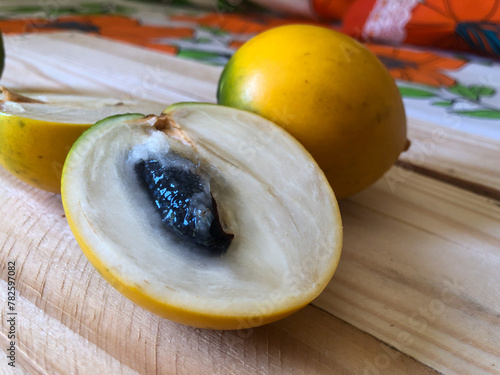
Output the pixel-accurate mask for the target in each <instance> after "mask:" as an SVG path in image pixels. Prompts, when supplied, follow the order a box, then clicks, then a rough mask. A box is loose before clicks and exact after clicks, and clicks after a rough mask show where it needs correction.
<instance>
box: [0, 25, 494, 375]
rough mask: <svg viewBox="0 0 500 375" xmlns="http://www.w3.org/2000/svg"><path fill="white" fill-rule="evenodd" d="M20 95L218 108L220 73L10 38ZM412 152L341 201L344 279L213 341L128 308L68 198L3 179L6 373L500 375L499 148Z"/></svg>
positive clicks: (0, 337) (417, 132)
mask: <svg viewBox="0 0 500 375" xmlns="http://www.w3.org/2000/svg"><path fill="white" fill-rule="evenodd" d="M5 45H6V47H5V48H6V53H7V62H6V64H7V65H6V69H5V72H4V75H3V78H2V82H1V83H2V84H3V85H5V86H7V87H11V88H12V89H18V90H29V91H50V92H60V93H83V94H92V95H106V96H114V97H123V98H127V97H134V98H140V99H146V100H152V101H156V102H159V103H164V104H165V106H166V105H168V104H170V103H173V102H178V101H186V100H188V101H189V100H195V101H208V102H214V101H215V90H216V85H217V80H218V77H219V74H220V71H221V69H220V68H216V67H210V66H205V65H200V64H198V63H195V62H191V61H186V60H179V59H177V58H175V57H171V56H167V55H163V54H159V53H156V52H152V51H147V50H142V49H139V48H137V47H132V46H129V45H125V44H120V43H116V42H112V41H109V40H105V39H100V38H97V37H91V36H86V35H80V34H73V33H57V34H45V35H41V34H38V35H26V36H15V37H14V36H13V37H10V36H9V37H6V38H5ZM409 135H410V139H411V140H412V148H411V149H410V151H409V152H407V153H405V154H404V155H402V157H401V160H400V161H399V162H398V165H397V166H395V167H393V168H392V169H391V170H390V171H389V172H388V173H387V174H386V175H385V176H384V177H383V178H381V179H380V180H379V181H378V182H377V183H376V184H375V185H374V186H372V187H370V188H369V189H367V190H366V191H364V192H362V193H360V194H357V195H356V196H354V197H352V198H349V199H346V200H344V201H342V202H340V208H341V213H342V219H343V224H344V233H345V240H344V248H343V254H342V258H341V261H340V264H339V268H338V270H337V272H336V274H335V276H334V278H333V280H332V281H331V283H330V284H329V286H328V287H327V288H326V290H325V291H324V293H322V294H321V295H320V297H318V298H317V299H316V300H315V301H314V302H313V303H312V304H311V305H309V306H307V307H306V308H304V309H303V310H301V311H299V312H298V313H296V314H294V315H292V316H291V317H289V318H286V319H284V320H282V321H279V322H277V323H273V324H270V325H267V326H264V327H260V328H255V329H250V330H244V331H242V330H240V331H211V330H200V329H193V328H190V327H185V326H182V325H178V324H175V323H172V322H170V321H168V320H164V319H161V318H159V317H157V316H155V315H152V314H151V313H149V312H147V311H145V310H143V309H142V308H140V307H138V306H136V305H134V304H133V303H132V302H130V301H129V300H127V299H126V298H124V297H123V296H121V295H120V294H119V293H118V292H117V291H115V290H114V289H113V288H112V287H111V286H110V285H108V284H107V283H106V282H105V281H104V280H103V279H102V278H101V277H100V276H99V274H98V273H97V272H96V271H95V270H94V269H93V268H92V266H91V265H90V264H89V263H88V261H87V260H86V258H85V257H84V256H83V255H82V253H81V251H80V249H79V247H78V245H77V244H76V242H75V240H74V239H73V236H72V234H71V232H70V230H69V228H68V226H67V223H66V219H65V217H64V212H63V209H62V205H61V199H60V196H59V195H55V194H51V193H47V192H44V191H41V190H37V189H35V188H32V187H30V186H28V185H26V184H24V183H22V182H20V181H18V180H16V179H15V178H13V177H12V176H10V175H9V174H8V173H7V172H6V171H5V170H3V169H1V168H0V249H1V250H0V275H1V278H0V303H1V304H2V306H1V307H0V311H1V323H0V326H1V334H0V347H1V348H2V349H3V350H4V352H6V351H8V350H7V349H8V348H9V345H10V340H9V338H8V334H9V329H10V323H9V322H8V321H7V319H9V317H11V315H9V314H8V313H9V310H8V304H7V301H8V289H7V288H8V272H9V269H8V265H9V262H15V265H16V270H15V284H16V292H17V294H16V300H15V304H16V305H15V312H16V314H17V315H16V316H15V319H16V320H15V322H16V324H15V329H16V343H15V365H16V367H15V368H13V367H11V366H9V365H8V362H9V360H8V359H7V358H6V356H7V354H6V353H4V355H3V356H1V358H0V369H2V370H3V371H2V373H5V374H77V373H78V374H105V373H107V374H138V373H140V374H152V373H155V374H156V373H157V374H171V373H179V374H212V373H214V374H266V373H270V374H315V373H318V374H398V375H400V374H412V375H413V374H434V373H445V374H500V188H499V186H500V163H499V162H500V157H499V155H500V145H499V144H498V143H495V142H493V141H490V140H486V139H482V138H479V137H472V136H470V135H467V134H464V133H460V132H458V131H455V130H453V129H444V130H443V128H441V127H439V124H429V123H422V122H418V121H413V120H411V119H410V120H409Z"/></svg>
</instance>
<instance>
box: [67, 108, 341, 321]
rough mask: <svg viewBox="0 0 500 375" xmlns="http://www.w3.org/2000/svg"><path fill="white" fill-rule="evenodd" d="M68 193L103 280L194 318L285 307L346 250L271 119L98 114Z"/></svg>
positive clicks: (292, 147) (72, 157) (77, 155)
mask: <svg viewBox="0 0 500 375" xmlns="http://www.w3.org/2000/svg"><path fill="white" fill-rule="evenodd" d="M62 199H63V204H64V209H65V212H66V217H67V219H68V222H69V225H70V227H71V230H72V232H73V234H74V236H75V238H76V240H77V242H78V243H79V245H80V247H81V249H82V250H83V252H84V253H85V255H86V256H87V258H88V259H89V260H90V262H91V263H92V264H93V266H94V267H95V268H96V269H97V270H98V271H99V272H100V273H101V275H102V276H103V277H104V278H105V279H106V280H107V281H108V282H109V283H110V284H111V285H113V286H114V287H115V288H116V289H117V290H119V291H120V292H121V293H122V294H123V295H125V296H126V297H128V298H129V299H131V300H132V301H134V302H135V303H137V304H138V305H140V306H142V307H144V308H145V309H147V310H150V311H151V312H153V313H156V314H158V315H160V316H162V317H165V318H168V319H170V320H173V321H176V322H179V323H182V324H186V325H191V326H194V327H200V328H212V329H243V328H248V327H254V326H259V325H262V324H266V323H270V322H272V321H275V320H278V319H281V318H283V317H285V316H287V315H289V314H291V313H293V312H294V311H296V310H298V309H300V308H302V307H303V306H305V305H306V304H308V303H309V302H311V301H312V300H313V299H314V298H315V297H316V296H318V294H319V293H320V292H321V291H322V290H323V289H324V288H325V286H326V285H327V284H328V282H329V281H330V279H331V278H332V276H333V273H334V271H335V269H336V267H337V264H338V261H339V257H340V252H341V247H342V225H341V218H340V214H339V209H338V206H337V201H336V199H335V196H334V194H333V192H332V189H331V188H330V185H329V184H328V182H327V180H326V178H325V176H324V175H323V173H322V171H321V170H320V169H319V167H318V166H317V164H316V163H315V161H314V160H313V159H312V157H311V156H310V154H309V153H308V152H307V151H306V150H305V149H304V148H303V147H302V146H301V145H300V144H299V143H298V142H297V141H296V140H295V139H294V138H292V137H291V136H290V135H289V134H288V133H286V132H285V131H284V130H283V129H281V128H280V127H278V126H277V125H275V124H274V123H272V122H269V121H268V120H265V119H263V118H262V117H260V116H258V115H255V114H252V113H249V112H246V111H241V110H237V109H233V108H229V107H224V106H218V105H211V104H199V103H198V104H195V103H184V104H176V105H174V106H171V107H169V108H167V110H165V112H163V114H161V115H159V116H143V115H121V116H113V117H109V118H106V119H104V120H102V121H100V122H98V123H97V124H95V125H94V126H93V127H92V128H90V129H89V130H88V131H86V132H85V133H84V134H83V135H82V136H81V137H80V138H79V139H78V141H77V142H76V143H75V144H74V146H73V148H72V149H71V151H70V153H69V155H68V158H67V160H66V163H65V165H64V170H63V176H62Z"/></svg>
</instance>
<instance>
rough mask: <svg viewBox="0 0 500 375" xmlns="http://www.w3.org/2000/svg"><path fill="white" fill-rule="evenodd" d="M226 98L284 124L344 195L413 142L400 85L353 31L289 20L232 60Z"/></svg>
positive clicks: (223, 87)
mask: <svg viewBox="0 0 500 375" xmlns="http://www.w3.org/2000/svg"><path fill="white" fill-rule="evenodd" d="M217 101H218V103H219V104H222V105H227V106H231V107H236V108H240V109H244V110H247V111H251V112H254V113H257V114H259V115H261V116H263V117H265V118H267V119H269V120H271V121H273V122H275V123H277V124H278V125H280V126H282V127H283V128H284V129H285V130H287V131H288V132H289V133H290V134H291V135H292V136H294V137H295V138H296V139H297V140H298V141H299V142H301V143H302V144H303V145H304V147H305V148H306V149H307V150H308V151H309V152H310V153H311V155H312V156H313V158H314V159H315V160H316V162H317V163H318V164H319V166H320V167H321V168H322V170H323V172H324V173H325V175H326V176H327V178H328V180H329V182H330V185H331V186H332V188H333V190H334V192H335V195H336V197H337V199H342V198H345V197H348V196H350V195H352V194H355V193H357V192H359V191H361V190H363V189H365V188H366V187H368V186H370V185H371V184H372V183H374V182H375V181H376V180H377V179H379V178H380V177H381V176H382V175H383V174H384V173H385V172H386V171H387V170H388V169H389V168H390V167H391V166H392V165H393V164H394V162H395V161H396V160H397V157H398V155H399V154H400V153H401V152H402V151H403V150H404V149H405V147H407V143H406V142H407V141H406V117H405V111H404V107H403V102H402V99H401V96H400V94H399V91H398V89H397V86H396V84H395V82H394V80H393V78H392V77H391V76H390V74H389V72H388V71H387V70H386V69H385V67H384V66H383V65H382V63H381V62H380V61H379V60H378V58H377V57H376V56H375V55H374V54H373V53H371V52H370V51H369V50H368V49H367V48H366V47H364V46H363V45H361V44H360V43H358V42H356V41H354V40H353V39H352V38H350V37H348V36H346V35H343V34H341V33H338V32H335V31H333V30H330V29H326V28H323V27H318V26H307V25H289V26H282V27H278V28H275V29H271V30H268V31H266V32H264V33H262V34H259V35H257V36H256V37H254V38H253V39H251V40H249V41H248V42H247V43H245V44H244V45H243V46H242V47H240V49H239V50H238V51H236V53H235V54H234V55H233V57H232V58H231V59H230V61H229V62H228V64H227V65H226V67H225V68H224V70H223V72H222V75H221V77H220V80H219V85H218V91H217Z"/></svg>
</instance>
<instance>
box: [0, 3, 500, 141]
mask: <svg viewBox="0 0 500 375" xmlns="http://www.w3.org/2000/svg"><path fill="white" fill-rule="evenodd" d="M462 2H464V3H470V1H467V0H463V1H462ZM190 3H191V4H188V1H187V0H177V1H175V0H174V1H171V2H169V4H165V3H164V2H158V1H157V2H139V1H127V0H114V1H107V2H102V1H85V0H78V1H68V0H60V1H55V0H42V1H27V0H19V1H17V2H16V3H15V4H13V3H10V2H9V4H8V5H7V4H5V3H3V4H0V29H1V30H2V33H3V34H5V35H9V34H23V33H48V32H58V31H68V30H75V31H79V32H84V33H90V34H95V35H98V36H100V37H105V38H111V39H114V40H118V41H121V42H126V43H131V44H135V45H138V46H141V47H144V48H149V49H154V50H157V51H161V52H163V53H167V54H174V55H177V56H179V57H180V58H187V59H195V60H198V61H200V62H203V63H206V64H215V65H224V64H225V63H226V62H227V61H228V59H229V58H230V57H231V55H232V54H233V53H234V52H235V50H236V49H237V48H238V47H239V46H240V45H241V44H242V43H244V42H245V41H246V40H248V39H249V38H251V37H253V36H254V35H255V34H257V33H259V32H262V31H264V30H266V29H268V28H271V27H275V26H278V25H283V24H288V23H311V24H322V25H324V26H327V27H330V28H333V29H337V30H339V31H342V32H346V33H348V34H350V35H353V36H355V37H358V38H360V39H361V40H362V41H363V43H365V44H366V45H367V47H368V48H370V49H371V50H372V51H373V52H374V53H375V54H376V55H377V56H378V57H379V58H380V59H381V61H382V62H383V63H384V64H385V65H386V67H387V68H388V69H389V71H390V72H391V74H392V75H393V77H394V78H395V79H396V82H397V84H398V86H399V88H400V91H401V94H402V96H403V99H404V102H405V107H406V111H407V114H408V116H409V117H411V118H414V119H421V120H425V121H429V122H432V123H434V124H436V125H439V126H445V127H451V128H454V129H457V130H461V131H465V132H469V133H471V134H476V135H480V136H484V137H490V138H493V139H497V140H500V63H499V60H498V56H499V50H500V42H498V35H499V34H500V33H499V31H498V29H499V19H498V16H499V12H500V11H499V9H500V5H499V4H498V3H499V1H496V0H492V1H483V2H481V3H479V2H475V3H474V4H476V3H477V4H480V5H478V6H476V8H478V9H479V8H480V9H482V10H481V11H482V12H483V13H480V12H479V11H478V15H476V18H478V17H479V18H481V17H482V18H481V22H479V21H478V22H475V23H472V22H459V21H458V20H457V17H458V16H457V14H458V13H459V12H458V11H457V10H456V9H453V8H452V3H451V2H449V1H448V0H439V1H431V0H420V1H410V0H393V1H392V2H391V1H390V0H357V1H354V0H342V1H341V0H337V1H327V0H323V1H313V0H310V1H307V0H304V1H295V2H292V1H286V0H281V1H274V2H273V1H269V2H267V3H266V2H261V3H262V4H267V5H276V6H272V8H273V9H269V7H266V9H264V8H262V7H261V6H259V5H256V4H255V3H253V4H250V3H246V2H241V1H239V0H237V1H232V2H230V1H225V2H224V1H213V2H210V1H207V0H198V1H192V2H190ZM274 3H276V4H274ZM262 4H261V5H262ZM453 4H455V5H454V6H455V7H456V2H455V3H453ZM418 7H420V8H418ZM485 7H486V8H485ZM488 7H489V8H488ZM403 8H404V9H403ZM483 8H484V9H483ZM367 9H368V10H367ZM278 11H279V12H278ZM370 12H371V13H370ZM397 12H403V13H401V14H403V15H404V17H399V18H398V19H403V21H404V22H405V23H404V24H403V25H402V24H401V22H399V24H398V25H397V27H396V28H395V27H394V26H393V23H391V25H392V26H391V25H389V26H388V25H387V24H388V23H390V22H389V21H391V20H393V19H394V15H395V14H398V13H397ZM425 12H427V13H428V15H427V16H426V15H425ZM447 12H448V13H447ZM433 13H435V14H434V17H433V16H432V14H433ZM417 16H418V17H417ZM391 17H392V18H391ZM426 17H427V18H426ZM479 18H478V19H479ZM426 20H427V21H426ZM446 20H448V22H445V21H446ZM400 21H401V20H400ZM424 21H426V22H427V23H426V22H424ZM412 22H413V24H412ZM432 22H434V24H432ZM357 23H358V24H359V25H360V26H359V25H358V26H356V25H357ZM377 25H378V26H377ZM429 25H431V26H432V25H433V28H430V26H429ZM471 25H472V26H471ZM478 25H479V26H478ZM424 26H425V27H424ZM426 27H427V29H426ZM474 27H475V28H474ZM415 28H417V31H415ZM436 28H437V29H436ZM441 29H442V30H441ZM429 30H430V31H429ZM439 30H441V31H439ZM450 30H451V31H450ZM477 30H479V31H477ZM440 32H441V34H440ZM445 32H446V33H447V34H446V33H445ZM453 33H455V34H456V35H455V34H453ZM436 35H437V36H439V35H440V36H441V37H440V38H437V37H436ZM424 37H426V38H427V39H425V38H424ZM459 37H460V38H459ZM457 38H458V39H460V40H458V39H457ZM495 38H497V39H495ZM426 40H427V41H428V43H429V45H425V43H426ZM467 41H469V42H471V43H472V42H475V46H479V47H478V48H477V49H473V48H472V47H471V48H469V47H468V46H469V44H470V43H469V44H467ZM459 42H460V43H459ZM438 47H439V48H438Z"/></svg>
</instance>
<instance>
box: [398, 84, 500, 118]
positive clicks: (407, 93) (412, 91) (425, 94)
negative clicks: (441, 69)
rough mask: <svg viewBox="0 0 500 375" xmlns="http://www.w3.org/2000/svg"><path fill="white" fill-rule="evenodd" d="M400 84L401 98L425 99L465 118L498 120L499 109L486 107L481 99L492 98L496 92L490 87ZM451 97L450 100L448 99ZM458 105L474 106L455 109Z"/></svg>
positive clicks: (499, 116)
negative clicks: (423, 86)
mask: <svg viewBox="0 0 500 375" xmlns="http://www.w3.org/2000/svg"><path fill="white" fill-rule="evenodd" d="M407 84H409V82H405V83H404V85H403V84H400V85H399V86H398V87H399V92H400V93H401V96H402V97H403V98H412V99H427V100H430V102H429V103H430V104H431V105H433V106H436V107H443V108H445V109H446V110H447V111H448V112H450V113H453V114H456V115H459V116H466V117H474V118H478V119H485V120H498V119H500V107H492V106H491V105H486V104H485V103H484V102H483V100H482V99H484V98H488V97H493V96H494V95H496V94H497V91H496V90H495V89H494V88H493V87H490V86H484V85H464V84H462V83H459V82H457V83H456V84H455V85H453V86H451V87H448V88H446V89H444V90H443V88H435V87H430V86H429V87H425V88H422V87H420V86H419V87H413V86H407ZM450 97H451V99H450ZM458 103H468V104H474V105H475V106H476V108H474V109H467V110H464V109H456V108H455V107H456V105H457V104H458Z"/></svg>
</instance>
